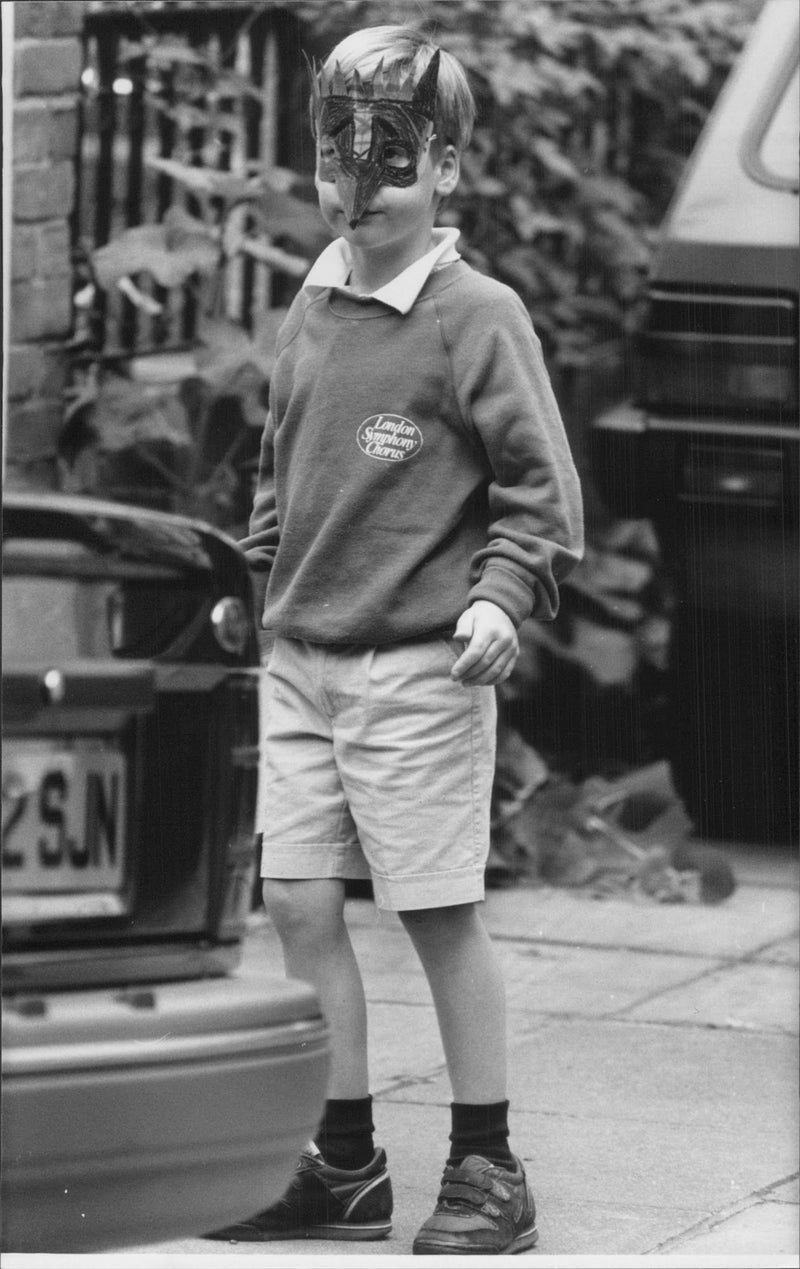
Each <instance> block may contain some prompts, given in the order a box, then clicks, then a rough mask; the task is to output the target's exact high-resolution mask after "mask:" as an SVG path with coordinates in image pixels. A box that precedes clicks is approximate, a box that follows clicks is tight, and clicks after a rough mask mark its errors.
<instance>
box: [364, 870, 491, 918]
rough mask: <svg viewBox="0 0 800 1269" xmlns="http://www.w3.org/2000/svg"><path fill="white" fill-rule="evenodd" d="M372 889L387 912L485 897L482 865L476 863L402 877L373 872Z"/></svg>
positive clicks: (405, 910)
mask: <svg viewBox="0 0 800 1269" xmlns="http://www.w3.org/2000/svg"><path fill="white" fill-rule="evenodd" d="M372 890H373V894H374V896H375V906H376V908H378V909H379V910H380V911H388V912H410V911H412V910H413V909H420V908H452V907H455V906H456V904H459V903H479V902H481V901H482V900H483V899H484V898H485V897H486V890H485V886H484V867H483V865H482V864H481V865H480V866H479V867H469V868H458V869H452V870H448V871H446V872H438V873H429V872H426V873H416V874H415V873H411V874H407V875H406V876H404V877H382V876H380V875H379V874H377V873H374V872H373V873H372Z"/></svg>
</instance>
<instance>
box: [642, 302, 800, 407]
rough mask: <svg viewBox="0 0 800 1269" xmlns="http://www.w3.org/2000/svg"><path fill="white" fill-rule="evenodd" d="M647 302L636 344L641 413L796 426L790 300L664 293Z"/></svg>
mask: <svg viewBox="0 0 800 1269" xmlns="http://www.w3.org/2000/svg"><path fill="white" fill-rule="evenodd" d="M649 299H650V303H649V310H648V315H647V318H646V321H645V327H644V330H643V333H642V335H641V344H640V348H641V354H642V375H643V382H642V385H641V404H642V405H643V406H645V408H647V409H650V410H652V411H654V412H656V413H670V412H678V411H679V412H688V413H689V414H691V415H692V416H699V417H708V418H711V419H713V418H723V417H724V418H726V419H730V418H739V419H741V420H742V421H745V422H751V423H752V422H756V423H765V424H766V423H772V424H779V425H780V424H784V425H787V424H789V423H791V422H794V423H795V425H796V423H797V402H798V384H797V381H798V339H797V303H796V301H795V300H793V299H792V298H790V297H785V296H780V295H776V296H756V295H742V294H737V295H727V294H724V293H721V292H703V291H699V290H698V291H692V290H675V291H670V290H667V289H666V288H654V289H653V290H652V291H651V293H650V297H649Z"/></svg>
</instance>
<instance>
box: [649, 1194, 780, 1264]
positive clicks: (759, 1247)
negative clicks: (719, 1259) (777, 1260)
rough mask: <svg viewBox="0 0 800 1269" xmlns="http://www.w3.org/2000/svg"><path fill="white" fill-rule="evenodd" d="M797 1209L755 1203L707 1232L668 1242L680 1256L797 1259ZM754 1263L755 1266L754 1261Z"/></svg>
mask: <svg viewBox="0 0 800 1269" xmlns="http://www.w3.org/2000/svg"><path fill="white" fill-rule="evenodd" d="M799 1212H800V1209H798V1208H797V1207H796V1206H789V1205H787V1204H785V1203H773V1202H765V1203H756V1204H754V1205H753V1206H752V1207H747V1208H745V1209H744V1210H743V1211H741V1212H736V1213H735V1214H734V1215H733V1216H730V1217H728V1219H727V1220H723V1221H720V1222H719V1223H715V1224H713V1225H712V1226H711V1228H710V1229H705V1230H701V1231H699V1232H697V1233H695V1234H690V1235H688V1236H687V1237H686V1238H679V1239H677V1240H673V1241H671V1242H670V1246H669V1251H670V1253H671V1254H674V1255H679V1256H692V1255H695V1256H727V1255H736V1256H753V1257H763V1256H784V1255H785V1256H792V1255H793V1256H795V1257H796V1256H797V1249H798V1246H800V1219H798V1213H799ZM753 1263H756V1262H755V1260H754V1261H753Z"/></svg>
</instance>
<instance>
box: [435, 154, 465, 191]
mask: <svg viewBox="0 0 800 1269" xmlns="http://www.w3.org/2000/svg"><path fill="white" fill-rule="evenodd" d="M436 166H437V168H438V175H437V180H436V193H437V194H438V195H439V197H440V198H447V196H448V194H452V192H453V190H454V189H455V187H456V185H458V178H459V176H460V175H461V157H460V155H459V153H458V150H457V149H456V147H455V146H454V145H446V146H444V148H443V149H442V152H441V154H440V155H439V158H438V161H437V164H436Z"/></svg>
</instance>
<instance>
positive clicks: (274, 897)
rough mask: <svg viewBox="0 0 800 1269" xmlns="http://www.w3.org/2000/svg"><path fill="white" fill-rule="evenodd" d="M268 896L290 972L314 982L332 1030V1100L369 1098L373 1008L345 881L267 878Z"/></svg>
mask: <svg viewBox="0 0 800 1269" xmlns="http://www.w3.org/2000/svg"><path fill="white" fill-rule="evenodd" d="M263 893H264V905H265V907H266V909H267V912H268V913H269V915H270V917H271V918H272V922H273V924H274V926H275V929H276V930H277V933H278V937H279V938H280V940H281V945H282V947H283V959H284V964H285V966H286V973H287V975H288V976H289V977H291V978H300V979H303V980H304V981H305V982H309V983H311V985H312V986H313V987H314V989H315V991H316V993H317V995H318V997H319V1001H320V1005H321V1007H322V1012H323V1014H324V1016H325V1018H326V1020H327V1023H328V1027H329V1029H330V1033H331V1074H330V1079H329V1082H328V1096H329V1098H336V1099H348V1100H353V1099H360V1098H364V1097H367V1096H368V1094H369V1072H368V1065H367V1008H366V1003H365V1000H364V987H363V984H362V981H361V973H360V970H359V968H358V962H357V961H356V958H355V953H354V951H353V945H352V943H351V942H350V935H349V933H348V930H347V925H346V924H345V920H344V896H345V887H344V882H343V881H341V880H339V879H338V878H334V877H330V878H327V877H326V878H319V879H315V880H305V881H284V880H275V879H265V881H264V890H263Z"/></svg>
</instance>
